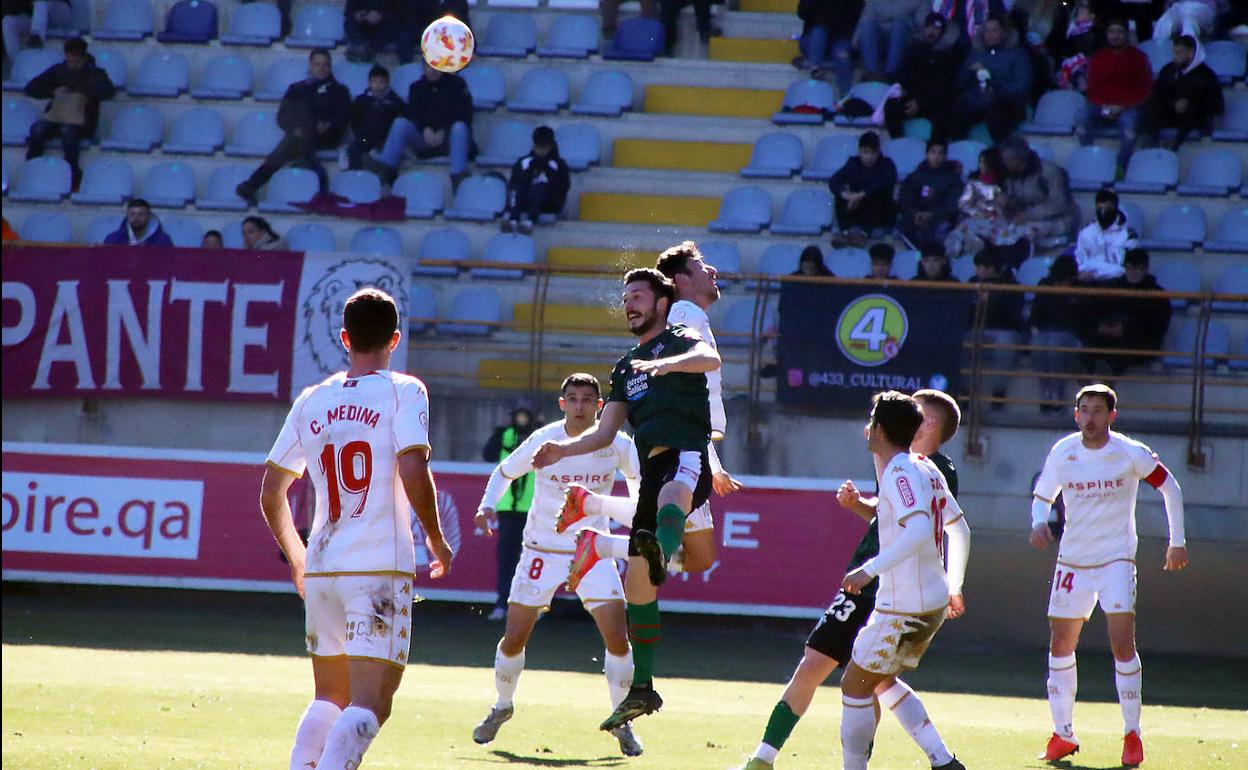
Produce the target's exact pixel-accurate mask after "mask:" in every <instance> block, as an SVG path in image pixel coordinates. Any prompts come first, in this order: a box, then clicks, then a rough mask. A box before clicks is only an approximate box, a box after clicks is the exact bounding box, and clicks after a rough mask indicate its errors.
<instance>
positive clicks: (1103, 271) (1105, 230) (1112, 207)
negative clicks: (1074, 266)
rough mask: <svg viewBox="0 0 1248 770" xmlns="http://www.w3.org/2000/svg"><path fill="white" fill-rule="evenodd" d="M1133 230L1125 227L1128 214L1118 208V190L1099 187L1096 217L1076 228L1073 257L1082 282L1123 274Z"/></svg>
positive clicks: (1133, 238)
mask: <svg viewBox="0 0 1248 770" xmlns="http://www.w3.org/2000/svg"><path fill="white" fill-rule="evenodd" d="M1136 239H1137V236H1136V234H1135V231H1134V230H1132V229H1131V228H1130V227H1127V217H1126V216H1125V215H1124V214H1123V213H1122V212H1121V211H1119V210H1118V193H1116V192H1114V191H1113V190H1109V189H1105V190H1098V191H1097V193H1096V221H1094V222H1089V223H1088V224H1086V225H1084V226H1083V229H1082V230H1080V231H1079V239H1078V240H1077V241H1076V242H1075V260H1076V262H1077V263H1078V272H1079V280H1080V281H1081V282H1083V283H1093V282H1097V281H1108V280H1110V279H1113V278H1118V277H1119V276H1121V275H1122V274H1123V257H1125V256H1126V254H1127V250H1128V249H1134V248H1135V247H1136V245H1137V240H1136Z"/></svg>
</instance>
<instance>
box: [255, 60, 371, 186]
mask: <svg viewBox="0 0 1248 770" xmlns="http://www.w3.org/2000/svg"><path fill="white" fill-rule="evenodd" d="M350 113H351V93H350V92H349V91H347V87H346V86H344V85H343V84H342V83H339V82H338V81H337V80H335V79H334V72H333V65H332V64H331V63H330V59H329V51H326V50H325V49H324V48H313V49H312V53H310V54H309V55H308V76H307V78H305V79H303V80H300V81H299V82H298V83H294V84H292V85H291V86H290V87H289V88H287V89H286V94H285V95H284V96H283V97H282V103H281V106H279V107H278V108H277V125H278V126H279V127H280V128H281V129H282V131H283V132H285V135H284V136H283V137H282V140H281V141H280V142H278V143H277V146H276V147H274V148H273V151H272V152H270V153H269V155H268V157H267V158H265V159H264V162H263V163H261V164H260V166H259V168H257V169H256V170H255V171H254V172H252V174H251V176H250V177H249V178H248V179H247V180H246V181H244V182H242V183H241V184H240V185H239V186H238V187H237V188H235V190H234V192H235V193H237V195H238V197H240V198H242V199H243V200H245V201H247V202H249V203H253V204H254V203H255V200H256V192H257V191H259V190H260V188H261V187H263V186H264V185H265V184H266V183H267V182H268V181H269V179H270V178H272V176H273V175H274V174H276V173H277V172H278V171H279V170H280V169H281V168H282V167H283V166H286V165H288V164H289V165H296V166H302V167H305V168H310V169H312V170H313V171H315V172H316V176H317V178H318V179H320V181H321V190H322V191H324V190H325V188H326V187H327V186H328V184H329V177H328V176H326V174H325V169H324V168H322V167H321V163H320V161H318V160H317V159H316V153H317V152H319V151H320V150H336V149H337V148H338V145H339V144H341V143H342V138H343V136H344V135H345V134H346V131H347V120H348V117H349V116H350Z"/></svg>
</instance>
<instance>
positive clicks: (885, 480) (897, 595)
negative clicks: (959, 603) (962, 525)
mask: <svg viewBox="0 0 1248 770" xmlns="http://www.w3.org/2000/svg"><path fill="white" fill-rule="evenodd" d="M875 515H876V518H877V519H878V520H879V526H880V553H884V551H885V550H886V549H887V548H888V547H889V546H890V545H891V544H892V543H893V542H894V541H895V540H897V538H898V537H899V536H900V535H901V531H902V529H903V524H904V525H905V526H906V527H916V526H918V527H925V528H927V529H928V530H929V531H930V532H931V536H930V537H928V538H925V539H924V541H923V546H922V547H921V548H920V549H919V550H918V551H916V552H915V553H913V554H911V555H910V556H909V557H908V558H907V559H906V560H905V561H903V562H901V563H900V564H898V565H897V566H896V567H894V568H893V569H890V570H887V571H886V572H881V573H880V575H879V580H880V586H879V589H878V591H877V593H876V599H875V606H876V608H877V609H880V610H885V611H888V612H897V613H903V614H912V615H921V614H924V613H928V612H935V611H936V610H939V609H940V608H941V607H944V606H945V605H947V604H948V603H949V579H948V577H947V576H946V574H945V561H944V546H943V544H944V532H945V526H946V525H947V524H952V523H953V522H954V521H956V520H957V519H958V518H959V517H961V516H962V509H961V508H960V507H959V506H958V501H957V500H954V499H953V495H951V494H949V490H948V488H947V487H946V486H945V477H944V476H943V475H942V474H941V472H940V469H939V468H937V467H936V465H935V463H933V462H932V461H931V460H929V459H927V458H926V457H924V456H923V455H921V454H918V453H906V452H901V453H898V454H897V455H896V456H894V457H893V459H891V460H889V461H888V467H887V468H885V469H884V473H883V474H882V476H881V478H880V494H879V505H878V507H877V508H876V514H875Z"/></svg>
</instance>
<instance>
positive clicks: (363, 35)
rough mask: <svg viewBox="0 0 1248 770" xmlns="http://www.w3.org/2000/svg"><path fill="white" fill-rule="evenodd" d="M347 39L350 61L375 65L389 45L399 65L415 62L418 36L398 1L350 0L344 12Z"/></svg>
mask: <svg viewBox="0 0 1248 770" xmlns="http://www.w3.org/2000/svg"><path fill="white" fill-rule="evenodd" d="M343 16H344V18H343V29H344V31H345V32H346V35H347V61H353V62H360V61H372V60H373V59H374V58H375V57H376V56H377V54H378V52H380V51H381V49H383V48H385V47H386V46H388V45H393V46H394V52H395V53H396V54H397V55H398V57H399V62H400V63H402V64H407V63H408V62H410V61H411V60H412V55H413V52H414V50H415V43H416V35H417V34H419V32H420V31H423V30H424V27H421V28H420V31H417V30H414V29H413V28H412V27H411V26H410V25H409V24H408V23H407V19H406V18H404V14H403V8H402V7H401V5H400V4H399V2H398V0H347V6H346V8H345V10H344V11H343Z"/></svg>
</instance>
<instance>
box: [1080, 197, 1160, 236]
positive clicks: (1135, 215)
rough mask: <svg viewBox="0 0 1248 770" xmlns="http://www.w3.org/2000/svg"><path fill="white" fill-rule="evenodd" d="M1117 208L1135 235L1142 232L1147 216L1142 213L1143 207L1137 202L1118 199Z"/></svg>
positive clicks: (1145, 225)
mask: <svg viewBox="0 0 1248 770" xmlns="http://www.w3.org/2000/svg"><path fill="white" fill-rule="evenodd" d="M1118 210H1119V211H1121V212H1122V215H1123V216H1124V217H1126V218H1127V225H1128V226H1130V228H1131V229H1132V230H1134V231H1135V232H1136V234H1137V235H1138V234H1140V233H1143V232H1144V230H1145V229H1146V228H1147V226H1148V216H1147V215H1145V214H1144V209H1142V208H1140V206H1139V204H1137V203H1132V202H1131V201H1127V200H1121V199H1119V201H1118ZM1089 221H1090V218H1089Z"/></svg>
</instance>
